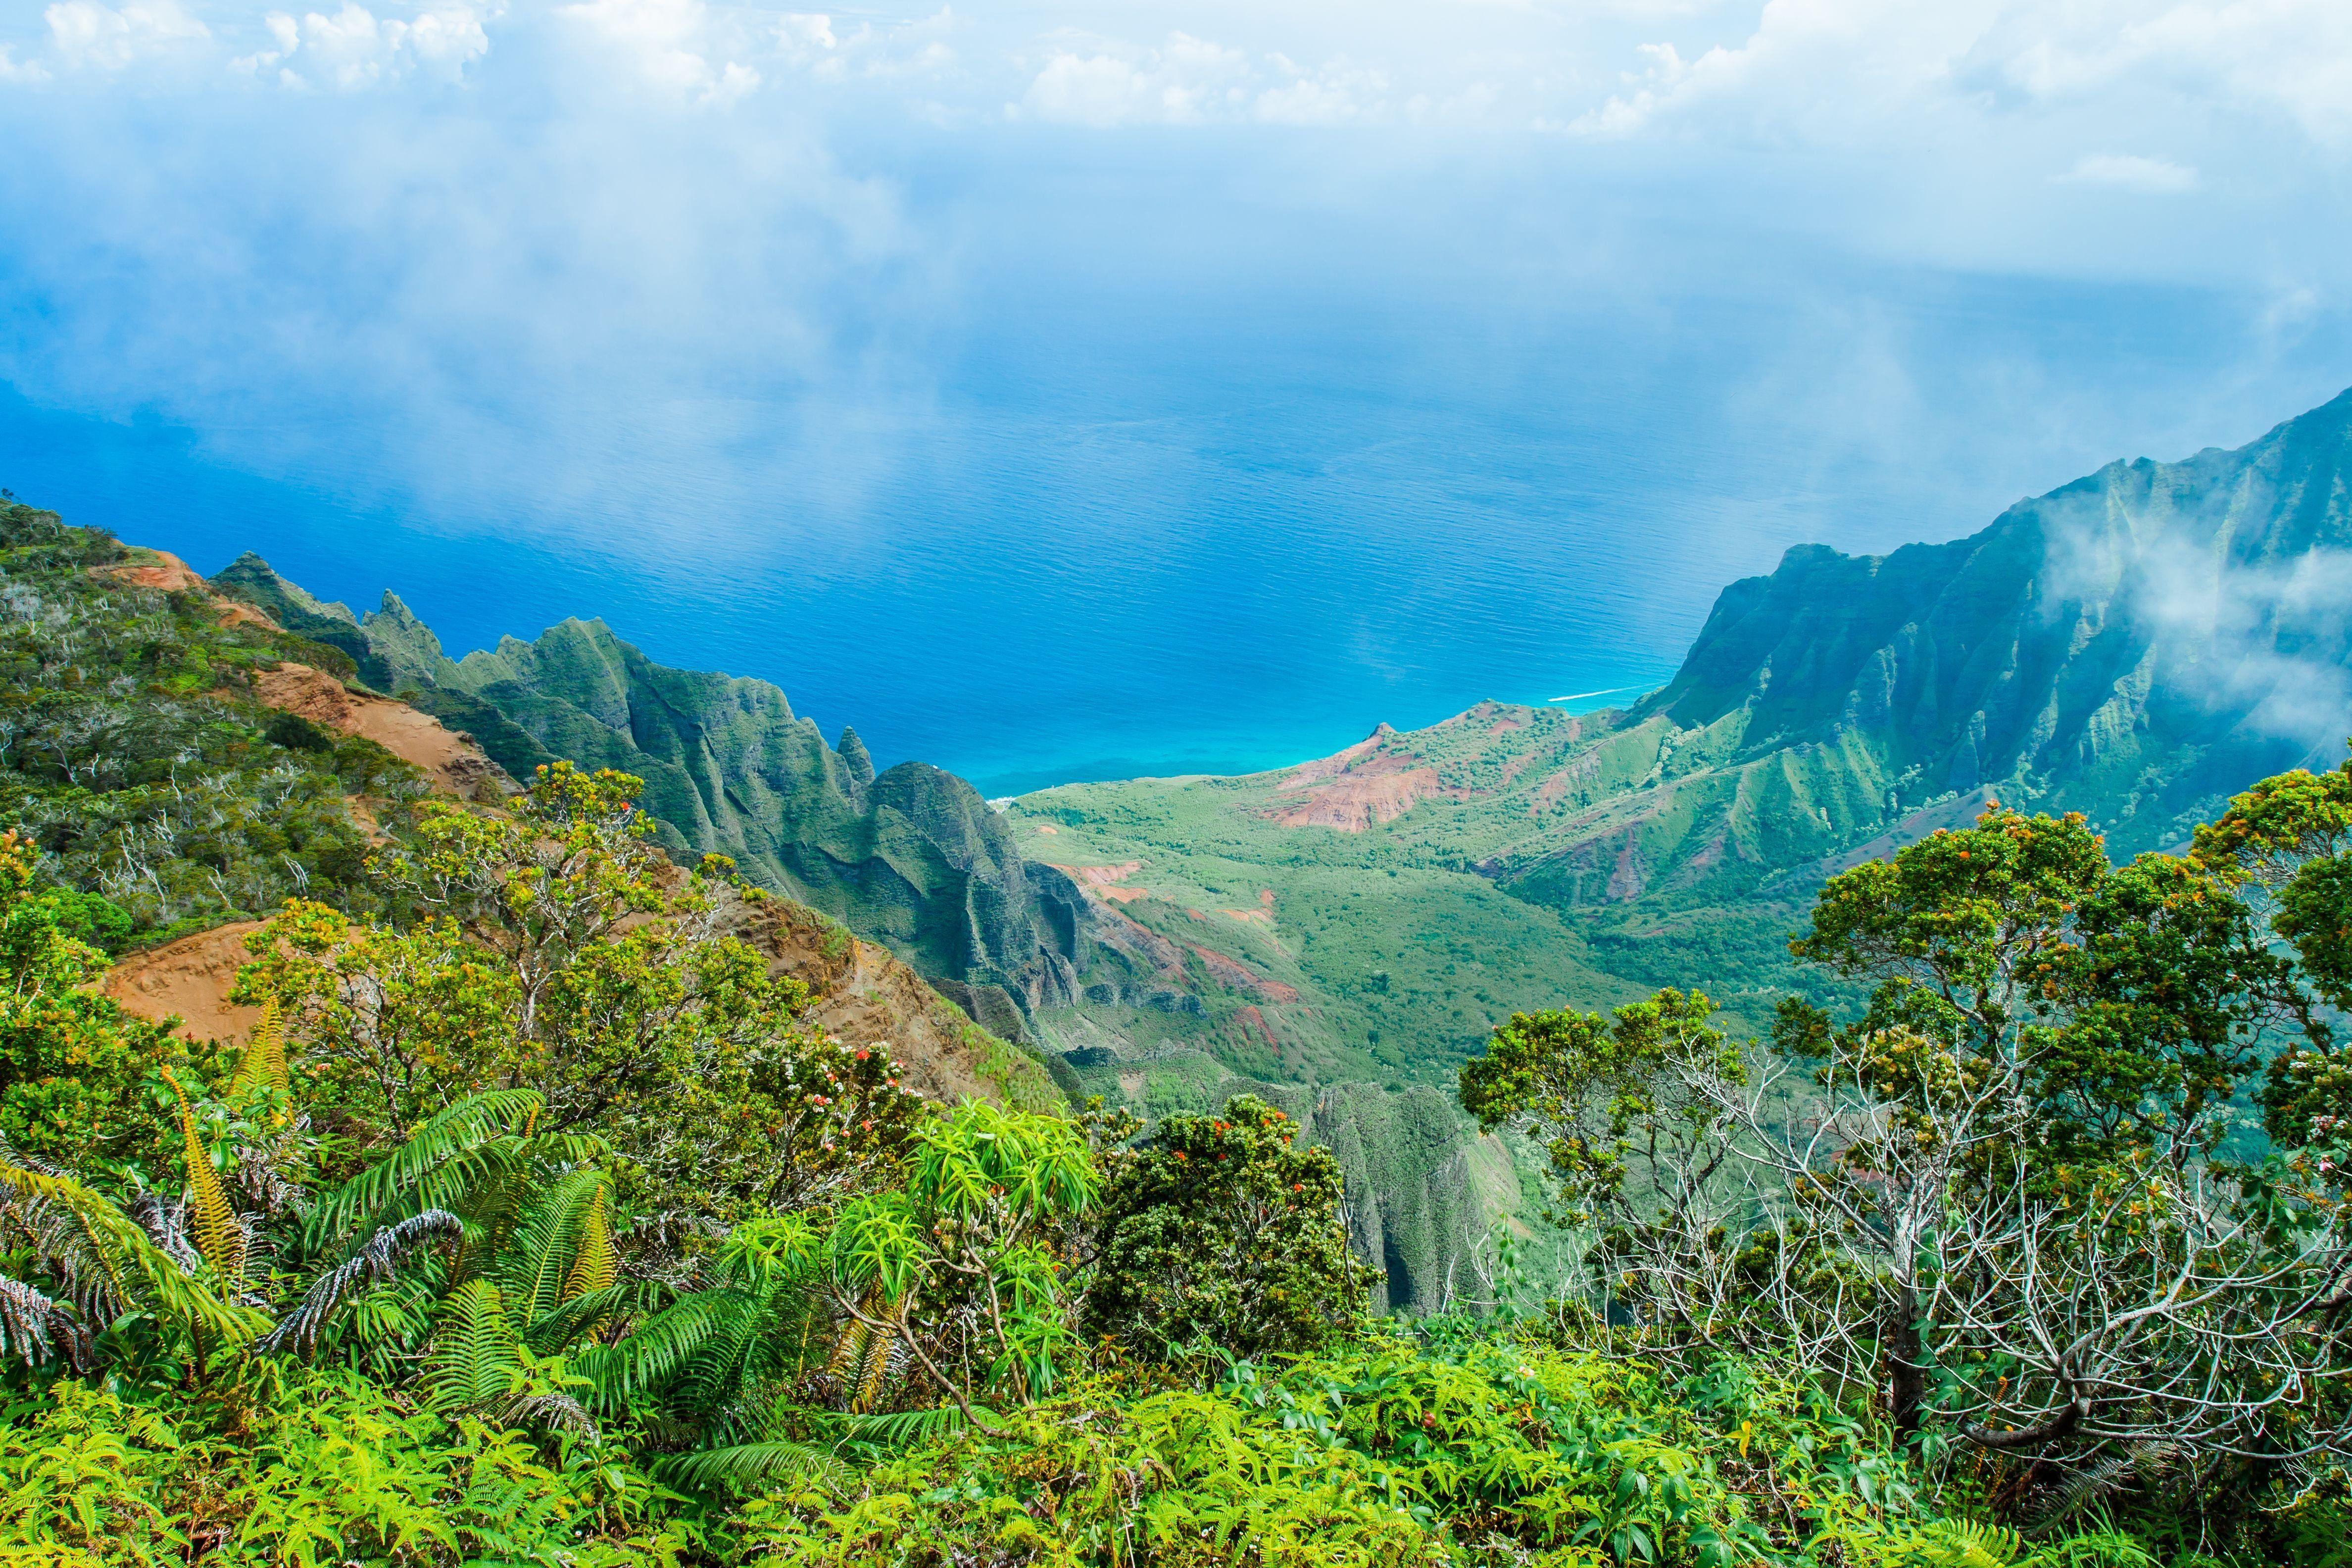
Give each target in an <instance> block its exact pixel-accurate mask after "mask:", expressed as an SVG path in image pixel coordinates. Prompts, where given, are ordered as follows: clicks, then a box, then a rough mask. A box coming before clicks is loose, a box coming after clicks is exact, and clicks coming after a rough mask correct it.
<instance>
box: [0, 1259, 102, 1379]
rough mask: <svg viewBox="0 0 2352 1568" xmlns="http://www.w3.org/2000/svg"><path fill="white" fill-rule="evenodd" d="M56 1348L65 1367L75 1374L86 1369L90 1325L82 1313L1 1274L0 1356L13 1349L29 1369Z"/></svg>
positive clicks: (38, 1363)
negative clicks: (60, 1350) (83, 1318)
mask: <svg viewBox="0 0 2352 1568" xmlns="http://www.w3.org/2000/svg"><path fill="white" fill-rule="evenodd" d="M59 1346H63V1347H64V1352H65V1360H66V1364H67V1365H68V1366H70V1367H72V1368H73V1370H74V1371H76V1372H78V1373H81V1372H88V1371H89V1367H90V1340H89V1325H88V1324H86V1323H84V1322H83V1321H82V1320H81V1314H80V1313H79V1312H76V1311H75V1310H73V1309H72V1308H71V1307H68V1306H67V1305H65V1304H64V1303H63V1302H61V1301H53V1300H50V1299H49V1298H48V1297H47V1296H45V1295H43V1294H42V1293H41V1292H40V1291H38V1290H36V1289H33V1288H32V1287H31V1286H30V1285H27V1284H26V1283H25V1282H24V1281H23V1280H21V1279H9V1278H7V1277H6V1276H5V1275H0V1355H6V1354H7V1353H8V1352H10V1351H12V1350H13V1351H14V1352H16V1354H18V1355H20V1356H22V1357H23V1358H24V1360H25V1365H26V1368H27V1369H30V1368H32V1367H36V1366H38V1365H40V1364H41V1363H44V1362H47V1361H49V1360H52V1359H53V1358H55V1357H56V1356H57V1354H58V1347H59Z"/></svg>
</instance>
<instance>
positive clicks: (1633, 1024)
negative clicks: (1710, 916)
mask: <svg viewBox="0 0 2352 1568" xmlns="http://www.w3.org/2000/svg"><path fill="white" fill-rule="evenodd" d="M1714 1014H1715V1005H1714V1004H1713V1003H1711V1002H1709V1001H1708V1000H1707V999H1706V997H1705V996H1702V995H1699V994H1696V993H1694V994H1690V995H1688V996H1685V995H1684V994H1682V993H1680V992H1677V991H1661V992H1660V993H1658V994H1657V995H1656V996H1654V997H1653V998H1651V999H1650V1000H1649V1001H1647V1002H1636V1003H1630V1004H1628V1005H1625V1006H1622V1007H1620V1008H1618V1009H1617V1010H1616V1012H1615V1013H1614V1014H1613V1015H1612V1016H1610V1017H1608V1018H1603V1017H1601V1016H1600V1015H1599V1014H1597V1013H1587V1014H1578V1013H1573V1012H1568V1011H1553V1012H1546V1013H1538V1014H1532V1015H1530V1014H1526V1013H1518V1014H1514V1015H1513V1016H1511V1018H1510V1020H1509V1021H1508V1022H1507V1023H1505V1024H1503V1025H1501V1026H1498V1027H1497V1028H1496V1030H1495V1035H1494V1038H1493V1040H1492V1041H1491V1042H1490V1043H1489V1044H1488V1046H1487V1047H1486V1054H1485V1055H1483V1056H1480V1057H1477V1058H1474V1059H1472V1060H1471V1061H1469V1062H1466V1063H1465V1064H1464V1065H1463V1068H1462V1079H1461V1097H1462V1105H1463V1109H1465V1110H1468V1111H1469V1112H1470V1114H1471V1115H1473V1116H1475V1117H1476V1118H1477V1119H1478V1124H1479V1126H1480V1127H1482V1128H1484V1129H1486V1131H1494V1130H1495V1129H1496V1128H1498V1127H1517V1128H1520V1129H1522V1130H1524V1131H1528V1132H1530V1133H1532V1134H1534V1135H1535V1136H1537V1137H1538V1138H1540V1139H1541V1140H1542V1141H1543V1142H1544V1144H1545V1147H1546V1149H1547V1152H1549V1155H1550V1157H1551V1168H1552V1173H1553V1175H1554V1177H1555V1179H1556V1180H1557V1181H1558V1183H1559V1194H1560V1197H1561V1199H1562V1200H1563V1202H1564V1204H1565V1205H1566V1208H1565V1211H1564V1213H1563V1215H1562V1216H1561V1217H1562V1218H1563V1219H1564V1220H1566V1221H1567V1222H1568V1223H1570V1224H1583V1223H1586V1222H1587V1221H1589V1220H1591V1218H1592V1217H1593V1216H1594V1215H1595V1214H1596V1213H1598V1212H1601V1211H1614V1213H1615V1214H1616V1215H1618V1216H1620V1217H1622V1215H1623V1214H1624V1212H1625V1207H1626V1205H1627V1203H1628V1201H1629V1199H1631V1200H1633V1201H1634V1202H1637V1203H1643V1204H1646V1203H1647V1202H1648V1201H1650V1199H1651V1196H1652V1194H1654V1193H1656V1192H1657V1191H1658V1190H1659V1188H1660V1184H1661V1183H1662V1182H1666V1181H1669V1180H1671V1178H1670V1177H1669V1176H1668V1172H1669V1169H1670V1168H1671V1165H1672V1163H1673V1162H1672V1160H1671V1159H1670V1158H1669V1154H1670V1152H1685V1151H1689V1150H1691V1149H1692V1148H1693V1147H1694V1146H1695V1145H1696V1144H1697V1143H1698V1142H1701V1141H1702V1140H1704V1139H1706V1136H1707V1134H1708V1130H1709V1128H1710V1127H1711V1126H1712V1124H1713V1122H1714V1121H1715V1119H1716V1114H1717V1113H1716V1110H1715V1109H1714V1107H1713V1106H1711V1105H1709V1104H1708V1103H1707V1102H1706V1100H1703V1099H1701V1098H1699V1097H1697V1096H1696V1095H1693V1094H1691V1093H1689V1092H1688V1090H1687V1089H1686V1088H1685V1082H1684V1075H1685V1069H1693V1068H1695V1069H1697V1070H1701V1071H1713V1072H1717V1073H1721V1074H1723V1075H1725V1076H1727V1078H1729V1079H1731V1080H1733V1081H1741V1080H1744V1078H1745V1070H1744V1068H1742V1067H1741V1065H1740V1061H1739V1058H1738V1052H1737V1051H1735V1050H1733V1049H1731V1048H1730V1047H1729V1046H1728V1045H1727V1042H1726V1040H1725V1038H1724V1036H1723V1034H1722V1032H1721V1031H1720V1030H1718V1029H1717V1028H1715V1027H1714V1026H1713V1025H1712V1024H1711V1023H1710V1022H1709V1020H1710V1019H1711V1018H1712V1017H1713V1016H1714ZM1629 1176H1633V1177H1636V1178H1638V1184H1637V1185H1636V1187H1635V1189H1634V1191H1633V1193H1632V1194H1629V1193H1628V1191H1627V1181H1628V1178H1629Z"/></svg>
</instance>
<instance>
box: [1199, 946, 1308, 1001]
mask: <svg viewBox="0 0 2352 1568" xmlns="http://www.w3.org/2000/svg"><path fill="white" fill-rule="evenodd" d="M1192 951H1193V952H1197V953H1199V954H1200V955H1201V962H1202V963H1205V964H1207V965H1208V966H1209V973H1211V974H1213V975H1214V976H1215V977H1216V978H1217V979H1218V981H1220V982H1221V983H1223V984H1226V985H1230V986H1232V987H1233V988H1234V990H1236V991H1255V992H1256V993H1257V994H1259V995H1261V996H1263V997H1265V999H1266V1000H1267V1001H1269V1002H1296V1001H1297V1000H1298V993H1297V990H1296V989H1295V988H1294V987H1291V986H1288V985H1285V984H1283V983H1282V982H1281V981H1279V980H1268V979H1266V978H1265V976H1264V975H1262V974H1259V973H1256V972H1255V970H1252V969H1250V968H1248V967H1247V966H1246V965H1244V964H1243V963H1239V962H1238V961H1236V960H1234V959H1231V958H1227V957H1226V956H1225V955H1224V954H1223V953H1222V952H1218V951H1216V949H1214V948H1209V947H1197V946H1196V947H1194V948H1193V949H1192Z"/></svg>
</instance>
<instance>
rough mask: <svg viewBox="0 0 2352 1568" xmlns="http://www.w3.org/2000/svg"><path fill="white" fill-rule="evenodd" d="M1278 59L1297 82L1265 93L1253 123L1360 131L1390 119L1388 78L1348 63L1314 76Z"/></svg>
mask: <svg viewBox="0 0 2352 1568" xmlns="http://www.w3.org/2000/svg"><path fill="white" fill-rule="evenodd" d="M1274 58H1275V62H1276V65H1277V66H1279V67H1280V68H1282V69H1284V70H1286V71H1288V72H1289V73H1290V74H1291V78H1292V79H1291V80H1289V81H1288V82H1286V83H1284V84H1282V85H1281V86H1279V87H1270V88H1267V89H1265V90H1264V91H1263V92H1260V93H1259V94H1258V95H1257V100H1256V101H1255V103H1254V104H1253V105H1252V106H1251V117H1252V118H1253V119H1255V120H1259V121H1264V122H1265V123H1266V124H1269V125H1355V124H1363V123H1368V122H1370V121H1376V120H1384V119H1386V118H1387V117H1388V90H1389V78H1388V73H1387V72H1385V71H1382V70H1379V69H1375V68H1370V67H1364V66H1354V65H1348V64H1344V63H1342V64H1337V65H1332V66H1327V67H1325V68H1322V69H1321V70H1318V71H1312V72H1309V71H1303V70H1300V69H1299V68H1297V66H1294V65H1292V64H1291V63H1290V61H1289V60H1288V59H1287V58H1285V57H1283V56H1280V55H1276V57H1274Z"/></svg>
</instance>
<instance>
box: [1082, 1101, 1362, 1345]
mask: <svg viewBox="0 0 2352 1568" xmlns="http://www.w3.org/2000/svg"><path fill="white" fill-rule="evenodd" d="M1108 1166H1109V1170H1110V1173H1111V1174H1110V1179H1109V1182H1108V1186H1107V1189H1106V1192H1105V1194H1104V1199H1103V1204H1102V1213H1101V1216H1100V1218H1099V1219H1098V1221H1097V1243H1096V1245H1097V1248H1098V1258H1097V1263H1096V1265H1095V1275H1094V1281H1093V1284H1092V1285H1091V1287H1090V1288H1089V1289H1088V1291H1087V1302H1086V1322H1087V1331H1089V1332H1090V1333H1093V1334H1096V1335H1098V1336H1103V1337H1106V1338H1109V1339H1114V1340H1117V1341H1118V1342H1122V1343H1124V1344H1125V1345H1127V1346H1128V1347H1129V1349H1130V1352H1133V1353H1138V1354H1141V1355H1145V1356H1150V1355H1154V1354H1160V1353H1166V1354H1169V1355H1171V1356H1176V1357H1181V1356H1184V1355H1188V1354H1190V1355H1204V1354H1211V1353H1217V1354H1223V1355H1225V1356H1227V1357H1236V1356H1237V1357H1242V1358H1245V1359H1255V1358H1259V1357H1264V1356H1268V1355H1275V1354H1281V1353H1286V1352H1287V1353H1297V1352H1310V1351H1314V1350H1317V1349H1319V1348H1320V1347H1321V1346H1322V1345H1323V1344H1324V1343H1326V1342H1328V1341H1329V1340H1330V1339H1331V1338H1332V1337H1333V1336H1334V1335H1335V1334H1343V1333H1346V1332H1348V1331H1350V1330H1353V1329H1355V1328H1357V1327H1359V1326H1360V1324H1361V1323H1362V1321H1364V1317H1365V1313H1366V1310H1367V1308H1368V1305H1369V1302H1368V1297H1369V1294H1370V1283H1371V1279H1372V1271H1371V1270H1370V1268H1367V1267H1366V1266H1365V1265H1364V1264H1363V1263H1362V1262H1360V1260H1358V1259H1357V1258H1356V1257H1355V1256H1354V1254H1353V1253H1352V1252H1351V1251H1350V1250H1349V1240H1348V1232H1347V1226H1346V1223H1345V1221H1344V1220H1343V1218H1342V1217H1341V1214H1340V1203H1341V1199H1342V1196H1343V1194H1342V1192H1341V1182H1340V1177H1339V1163H1338V1162H1337V1161H1335V1160H1334V1159H1333V1158H1332V1157H1331V1152H1330V1151H1329V1150H1328V1149H1312V1148H1300V1147H1298V1145H1297V1123H1295V1122H1294V1121H1291V1119H1290V1118H1289V1117H1288V1116H1286V1115H1285V1114H1284V1113H1283V1112H1281V1111H1279V1110H1276V1109H1275V1108H1274V1107H1272V1106H1270V1105H1268V1104H1266V1103H1265V1101H1264V1100H1258V1099H1255V1098H1254V1097H1251V1096H1248V1095H1244V1096H1240V1097H1238V1098H1236V1099H1234V1100H1228V1101H1227V1102H1226V1104H1225V1108H1224V1111H1223V1114H1222V1115H1218V1116H1171V1117H1169V1118H1168V1119H1167V1120H1165V1121H1162V1122H1160V1125H1159V1126H1158V1127H1156V1128H1154V1129H1153V1130H1152V1133H1151V1136H1150V1141H1149V1142H1147V1143H1146V1144H1145V1145H1144V1146H1143V1147H1141V1148H1140V1149H1120V1150H1117V1151H1115V1152H1113V1153H1112V1155H1111V1157H1110V1159H1109V1161H1108Z"/></svg>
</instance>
